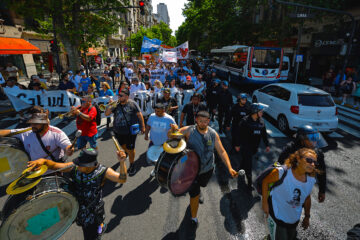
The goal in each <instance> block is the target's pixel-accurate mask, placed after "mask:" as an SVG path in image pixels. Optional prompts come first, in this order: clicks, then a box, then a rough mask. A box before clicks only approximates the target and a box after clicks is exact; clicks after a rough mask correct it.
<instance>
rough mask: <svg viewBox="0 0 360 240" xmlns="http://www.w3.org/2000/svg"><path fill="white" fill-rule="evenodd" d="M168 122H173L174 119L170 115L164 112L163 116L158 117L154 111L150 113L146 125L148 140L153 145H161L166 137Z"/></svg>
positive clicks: (168, 127)
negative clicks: (148, 133)
mask: <svg viewBox="0 0 360 240" xmlns="http://www.w3.org/2000/svg"><path fill="white" fill-rule="evenodd" d="M170 124H175V120H174V118H173V117H172V116H170V115H169V114H166V113H165V116H163V117H158V116H156V114H155V113H152V114H151V115H150V117H149V120H148V121H147V125H149V126H150V127H151V129H150V140H151V141H152V142H153V143H154V145H162V144H163V143H164V142H165V141H166V140H167V139H168V137H167V133H168V131H169V130H170V128H171V127H170Z"/></svg>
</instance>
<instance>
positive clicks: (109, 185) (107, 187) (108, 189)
mask: <svg viewBox="0 0 360 240" xmlns="http://www.w3.org/2000/svg"><path fill="white" fill-rule="evenodd" d="M119 166H120V163H119V162H118V163H115V164H114V165H113V166H112V167H111V168H112V169H113V170H114V171H116V169H118V167H119ZM117 184H118V183H116V182H112V181H106V182H105V184H104V187H103V197H106V196H108V195H110V194H111V193H113V192H114V191H116V190H118V189H119V188H121V187H122V186H123V185H122V184H118V186H116V185H117Z"/></svg>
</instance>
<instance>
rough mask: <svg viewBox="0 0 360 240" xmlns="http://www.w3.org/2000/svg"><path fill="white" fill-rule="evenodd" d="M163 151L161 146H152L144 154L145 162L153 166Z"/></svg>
mask: <svg viewBox="0 0 360 240" xmlns="http://www.w3.org/2000/svg"><path fill="white" fill-rule="evenodd" d="M163 151H164V148H163V146H162V145H159V146H155V145H152V146H151V147H149V149H148V150H147V152H146V160H147V162H148V163H149V164H155V163H156V162H157V160H158V159H159V157H160V154H161V153H162V152H163Z"/></svg>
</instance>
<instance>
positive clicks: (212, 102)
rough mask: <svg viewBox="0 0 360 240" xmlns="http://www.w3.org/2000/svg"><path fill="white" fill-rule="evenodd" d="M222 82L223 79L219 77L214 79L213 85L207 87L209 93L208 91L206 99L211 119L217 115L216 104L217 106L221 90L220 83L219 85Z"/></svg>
mask: <svg viewBox="0 0 360 240" xmlns="http://www.w3.org/2000/svg"><path fill="white" fill-rule="evenodd" d="M220 82H221V81H220V80H219V79H214V81H213V82H212V85H211V86H210V88H208V89H207V93H206V101H207V104H208V108H209V112H210V115H211V121H214V117H215V113H216V106H217V102H218V100H219V98H218V95H219V92H220V90H221V88H220V85H219V84H220ZM208 86H209V84H208Z"/></svg>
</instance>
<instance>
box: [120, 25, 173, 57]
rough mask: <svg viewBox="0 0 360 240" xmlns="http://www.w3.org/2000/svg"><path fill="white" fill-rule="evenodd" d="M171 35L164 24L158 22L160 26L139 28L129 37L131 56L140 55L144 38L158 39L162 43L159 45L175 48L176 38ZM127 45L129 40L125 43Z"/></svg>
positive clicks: (168, 28)
mask: <svg viewBox="0 0 360 240" xmlns="http://www.w3.org/2000/svg"><path fill="white" fill-rule="evenodd" d="M171 33H172V30H171V29H170V27H169V26H168V25H167V24H165V23H164V22H160V24H157V25H154V26H152V27H151V28H143V27H140V30H139V31H137V32H136V33H134V34H132V35H131V48H132V49H133V50H132V56H139V55H140V50H141V45H142V41H143V38H144V36H146V37H148V38H150V39H152V38H157V39H160V40H161V41H162V43H161V44H164V45H168V46H172V47H176V46H177V41H176V38H175V37H174V36H172V35H171ZM127 45H128V46H130V40H128V41H127Z"/></svg>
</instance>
